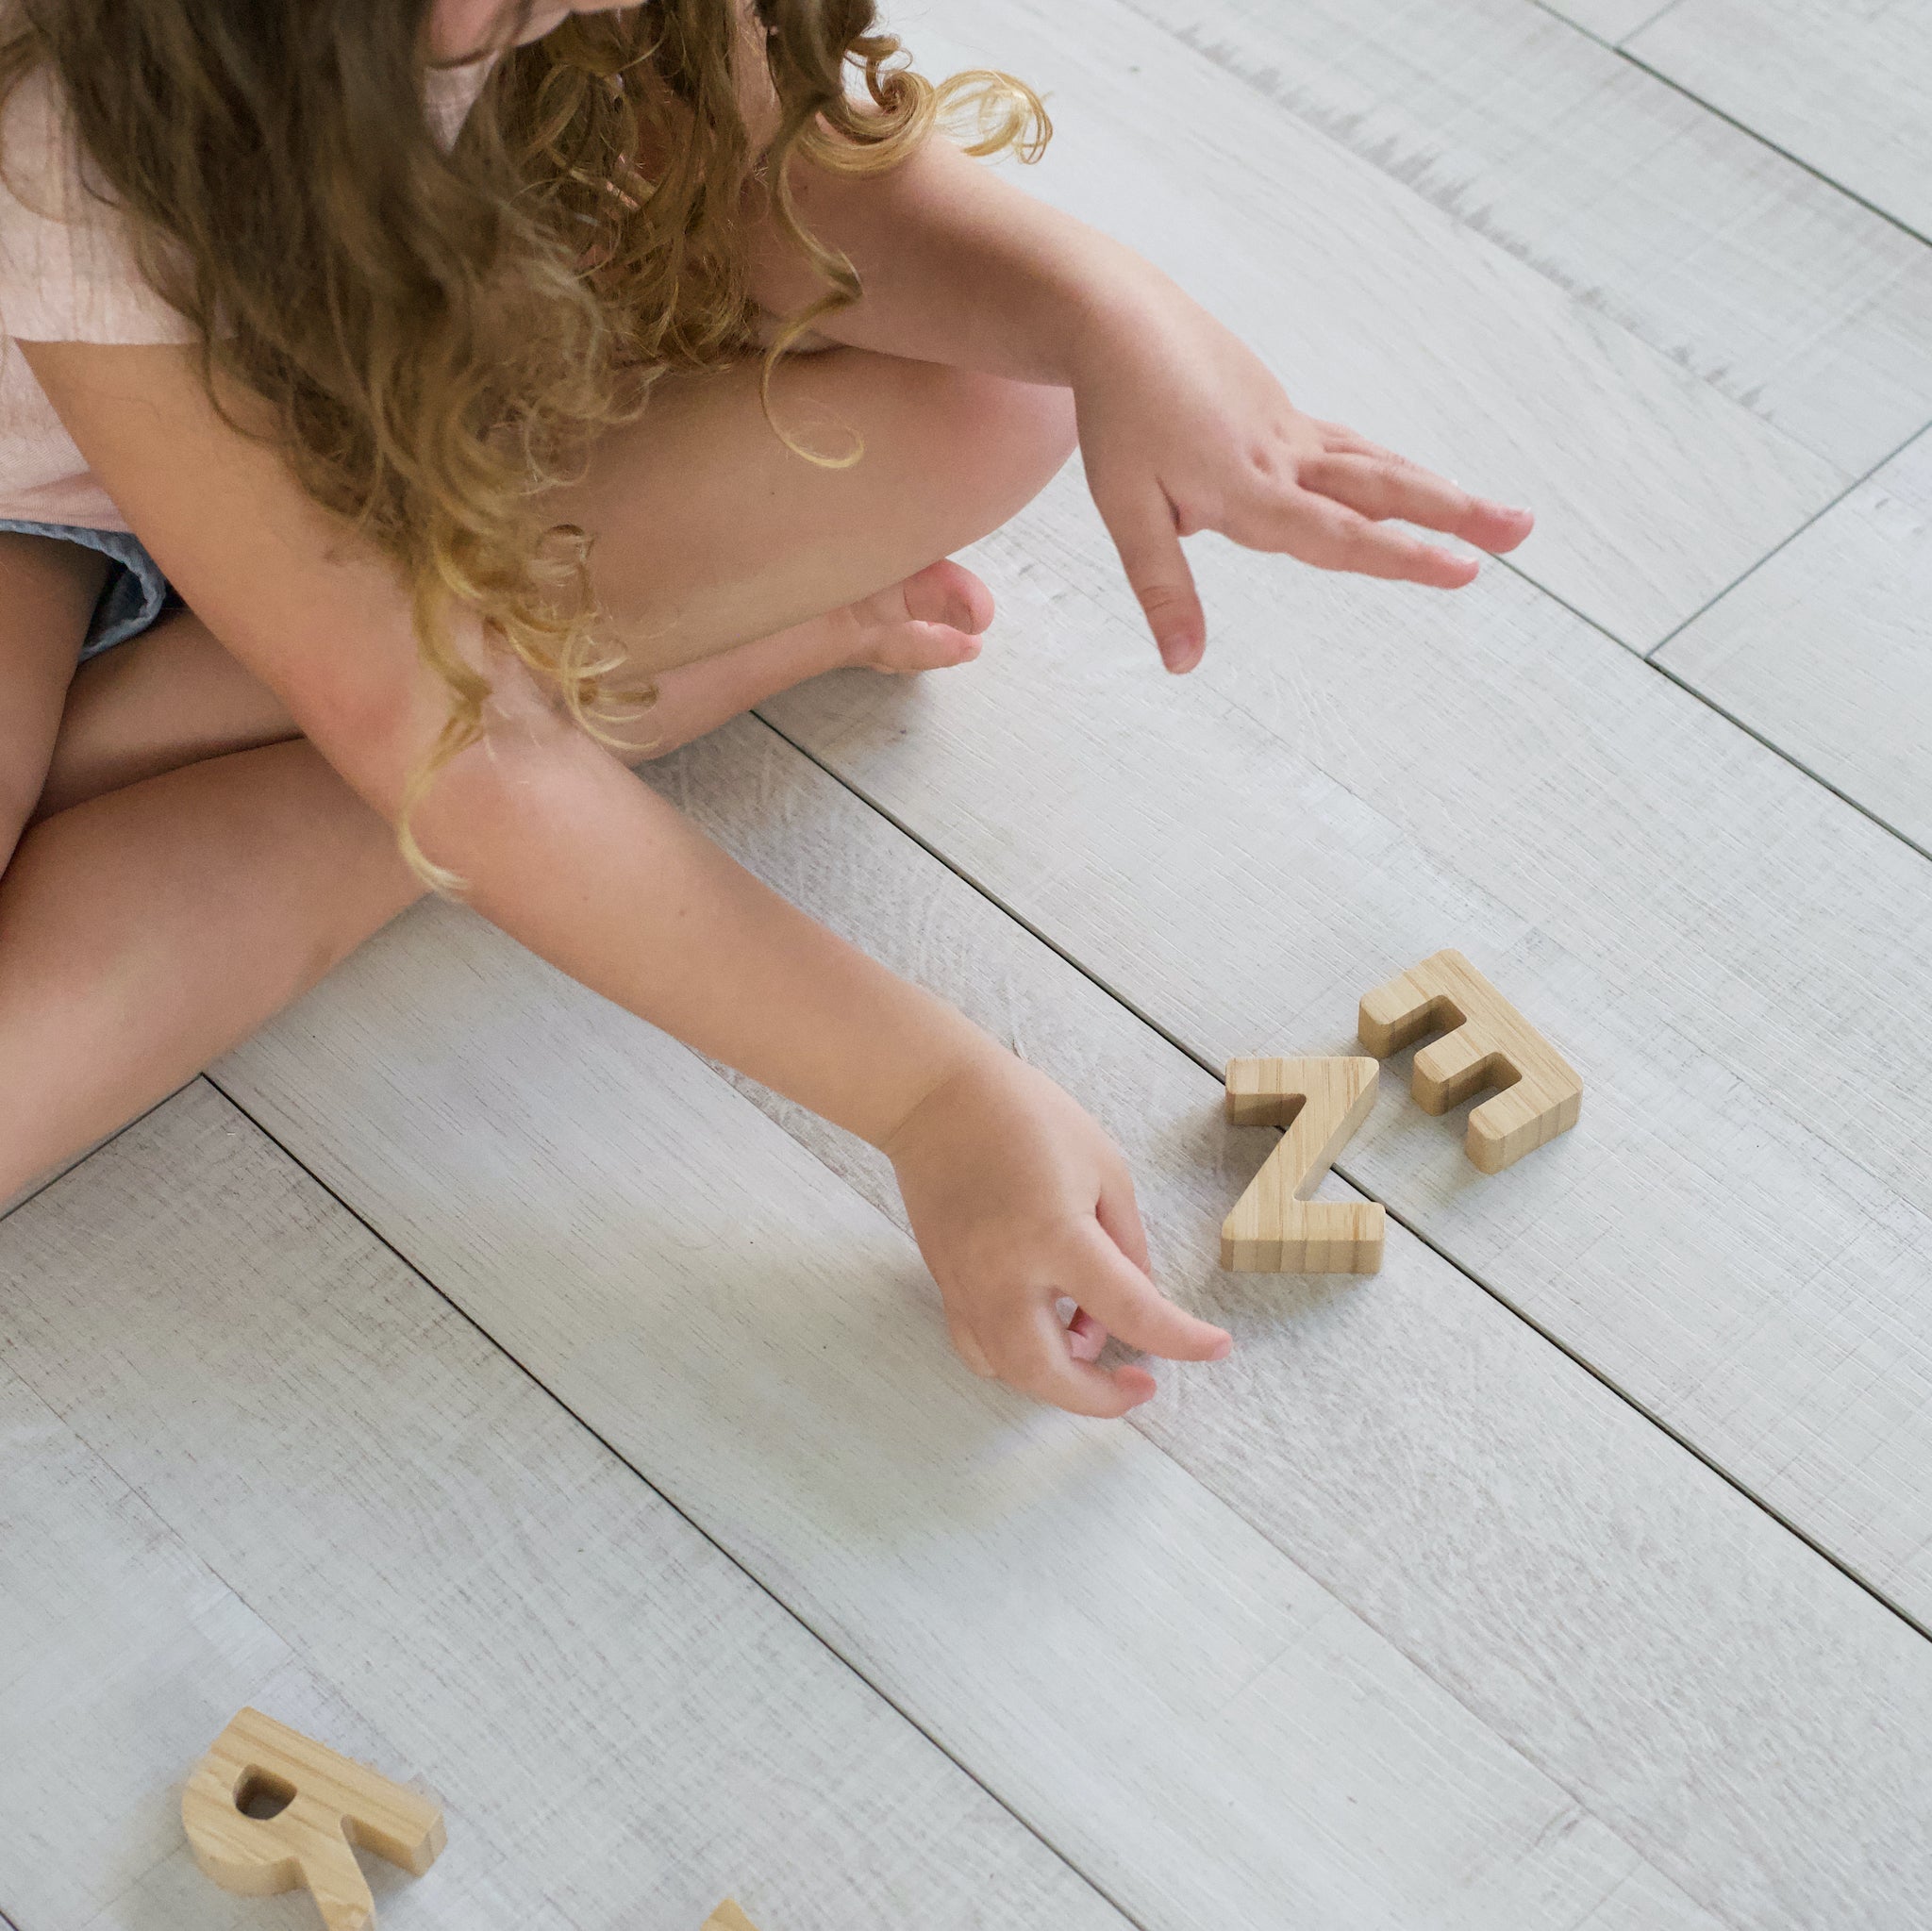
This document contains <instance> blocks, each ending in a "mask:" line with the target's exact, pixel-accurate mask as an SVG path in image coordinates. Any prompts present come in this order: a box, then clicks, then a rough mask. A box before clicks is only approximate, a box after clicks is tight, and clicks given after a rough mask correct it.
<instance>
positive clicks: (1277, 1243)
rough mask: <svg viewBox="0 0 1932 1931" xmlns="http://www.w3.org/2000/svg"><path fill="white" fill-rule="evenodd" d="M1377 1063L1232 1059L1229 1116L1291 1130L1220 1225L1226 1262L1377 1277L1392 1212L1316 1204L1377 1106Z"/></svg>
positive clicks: (1266, 1269)
mask: <svg viewBox="0 0 1932 1931" xmlns="http://www.w3.org/2000/svg"><path fill="white" fill-rule="evenodd" d="M1380 1074H1381V1069H1380V1068H1379V1067H1378V1066H1377V1065H1376V1064H1375V1062H1374V1060H1373V1059H1356V1058H1343V1059H1233V1060H1230V1061H1229V1062H1228V1068H1227V1117H1228V1118H1229V1120H1231V1121H1232V1122H1233V1123H1234V1124H1236V1125H1237V1126H1285V1127H1286V1128H1287V1129H1288V1130H1287V1132H1286V1133H1284V1134H1283V1135H1282V1138H1281V1144H1280V1145H1279V1146H1277V1147H1276V1148H1275V1149H1274V1152H1273V1153H1272V1154H1270V1155H1269V1157H1268V1160H1267V1163H1266V1164H1265V1165H1264V1166H1263V1167H1262V1169H1261V1171H1260V1172H1259V1173H1258V1174H1256V1175H1255V1178H1254V1181H1253V1183H1252V1184H1251V1185H1250V1186H1249V1188H1248V1190H1247V1191H1246V1192H1245V1193H1243V1194H1242V1195H1241V1199H1240V1200H1239V1201H1237V1202H1236V1203H1235V1207H1234V1211H1233V1212H1232V1213H1230V1214H1229V1215H1228V1217H1227V1218H1226V1220H1224V1222H1223V1223H1222V1224H1221V1264H1222V1266H1223V1267H1225V1268H1229V1269H1232V1270H1233V1271H1234V1272H1236V1273H1375V1272H1376V1271H1377V1270H1378V1269H1379V1268H1380V1267H1381V1265H1382V1237H1383V1226H1384V1222H1385V1220H1386V1218H1387V1217H1386V1215H1385V1214H1384V1213H1383V1210H1382V1207H1381V1206H1380V1205H1379V1204H1378V1203H1377V1202H1374V1201H1369V1200H1349V1201H1341V1200H1309V1199H1308V1198H1307V1195H1308V1194H1310V1193H1312V1192H1313V1191H1314V1190H1315V1188H1316V1187H1317V1186H1318V1185H1320V1183H1321V1179H1322V1176H1323V1174H1325V1173H1327V1171H1328V1169H1329V1168H1330V1167H1331V1166H1333V1165H1334V1163H1335V1159H1336V1157H1337V1156H1338V1155H1339V1154H1340V1153H1341V1149H1342V1148H1343V1147H1344V1146H1346V1145H1347V1144H1348V1142H1349V1140H1351V1139H1353V1138H1354V1136H1355V1132H1356V1129H1357V1127H1359V1126H1360V1124H1362V1122H1363V1121H1364V1120H1366V1119H1367V1118H1368V1117H1369V1113H1370V1111H1371V1109H1372V1108H1373V1107H1374V1104H1375V1087H1376V1082H1377V1080H1378V1079H1379V1077H1380Z"/></svg>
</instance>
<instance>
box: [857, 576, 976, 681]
mask: <svg viewBox="0 0 1932 1931" xmlns="http://www.w3.org/2000/svg"><path fill="white" fill-rule="evenodd" d="M843 614H844V615H845V616H846V617H847V618H849V619H850V620H851V622H852V624H853V625H854V627H855V629H856V630H857V632H858V636H857V639H856V640H855V641H854V644H853V651H852V658H851V661H852V662H853V663H855V664H863V665H867V666H869V667H870V668H871V669H873V670H874V671H893V672H896V673H898V674H901V675H909V674H911V673H913V672H916V671H943V670H947V669H949V668H950V667H951V666H952V665H954V664H970V663H971V662H972V661H973V659H974V658H976V657H977V656H978V655H979V633H980V632H981V631H982V630H984V629H985V628H986V626H987V625H988V624H991V622H992V592H991V591H990V590H988V589H987V587H986V586H985V584H983V583H981V582H980V580H979V579H978V577H976V576H974V574H973V573H972V571H970V570H968V569H967V568H966V567H965V566H964V565H963V564H960V563H955V562H953V561H952V560H951V559H950V558H947V559H945V560H943V561H941V562H939V563H934V564H930V565H928V566H927V567H926V568H925V569H924V570H922V571H921V572H920V573H919V574H917V575H916V576H908V578H907V579H906V581H905V582H904V583H895V584H894V585H893V586H892V588H891V590H882V591H879V592H878V594H877V595H876V596H870V597H863V598H861V599H860V600H859V601H858V603H856V604H852V605H849V606H848V607H847V608H846V609H845V611H844V613H843Z"/></svg>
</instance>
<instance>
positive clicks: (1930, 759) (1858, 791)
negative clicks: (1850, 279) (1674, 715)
mask: <svg viewBox="0 0 1932 1931" xmlns="http://www.w3.org/2000/svg"><path fill="white" fill-rule="evenodd" d="M1657 661H1658V662H1659V663H1661V664H1664V665H1666V666H1667V667H1668V668H1669V669H1670V670H1671V671H1672V672H1673V673H1674V674H1675V675H1677V676H1679V677H1682V678H1683V679H1684V680H1685V682H1686V683H1688V684H1690V685H1691V686H1692V687H1693V688H1695V689H1696V690H1699V691H1704V692H1705V693H1706V694H1707V696H1708V697H1709V698H1710V699H1711V701H1712V702H1713V703H1716V704H1719V705H1722V706H1723V707H1724V709H1725V710H1727V711H1729V712H1730V713H1731V715H1732V716H1733V717H1736V718H1740V719H1741V720H1742V721H1743V722H1744V723H1745V724H1749V725H1750V727H1751V728H1752V729H1753V730H1754V731H1757V732H1759V733H1761V734H1762V735H1763V736H1764V737H1765V738H1766V739H1768V740H1769V741H1771V742H1772V743H1774V744H1775V745H1776V746H1777V747H1778V748H1779V749H1780V750H1782V751H1785V752H1787V753H1789V754H1790V756H1791V757H1794V758H1796V759H1797V761H1798V762H1799V763H1800V764H1802V765H1804V766H1805V767H1806V768H1807V770H1809V771H1815V772H1816V773H1817V774H1819V776H1820V777H1822V778H1824V780H1825V782H1826V783H1828V784H1831V785H1834V786H1836V787H1837V788H1838V790H1840V791H1843V792H1844V793H1845V795H1846V796H1847V797H1850V798H1856V799H1857V802H1858V803H1859V804H1860V805H1862V806H1863V807H1865V808H1866V809H1867V810H1868V811H1870V812H1871V813H1872V814H1873V815H1874V817H1875V818H1878V819H1880V820H1881V821H1883V822H1884V823H1885V824H1889V825H1890V826H1891V827H1892V828H1893V829H1894V830H1896V831H1898V832H1900V833H1902V834H1903V835H1904V836H1905V837H1907V838H1908V839H1911V840H1912V841H1915V842H1916V843H1917V844H1918V845H1919V846H1920V848H1921V849H1922V850H1924V849H1932V434H1928V435H1925V436H1922V437H1920V438H1919V440H1918V441H1916V442H1914V443H1912V444H1911V445H1910V446H1909V447H1908V448H1907V449H1906V450H1904V451H1903V452H1902V453H1901V454H1900V455H1899V456H1898V458H1896V459H1895V460H1894V461H1892V462H1890V463H1888V464H1887V465H1886V466H1885V467H1884V468H1883V469H1881V470H1880V471H1879V472H1878V473H1877V474H1876V475H1874V477H1873V478H1872V480H1871V481H1870V482H1869V483H1866V484H1864V485H1862V486H1861V487H1860V488H1858V489H1857V490H1856V491H1853V492H1852V494H1851V495H1849V496H1848V497H1846V498H1845V500H1844V501H1843V502H1842V503H1840V504H1837V505H1835V506H1834V507H1833V508H1830V509H1828V510H1826V511H1825V513H1824V515H1823V516H1821V517H1820V518H1819V519H1818V521H1817V522H1816V523H1814V524H1812V525H1811V526H1810V528H1809V529H1806V530H1801V531H1800V532H1799V533H1798V535H1797V536H1796V537H1794V538H1793V539H1792V541H1790V543H1789V544H1788V545H1787V546H1786V547H1785V548H1784V549H1782V550H1780V551H1779V552H1778V553H1777V555H1776V556H1774V557H1772V558H1768V559H1767V560H1766V561H1765V562H1764V563H1762V564H1760V565H1759V566H1758V568H1757V570H1755V571H1754V572H1753V573H1752V574H1750V575H1749V576H1747V577H1746V578H1745V579H1744V581H1743V582H1742V583H1740V585H1739V586H1738V587H1737V588H1736V589H1735V590H1733V591H1730V592H1729V593H1728V594H1727V595H1725V596H1724V597H1722V598H1721V599H1720V600H1719V601H1718V602H1717V603H1716V604H1714V605H1712V607H1711V608H1709V609H1708V610H1707V611H1706V612H1705V613H1704V614H1703V615H1702V616H1701V617H1699V618H1698V619H1697V620H1696V622H1694V623H1693V624H1690V625H1688V626H1687V627H1686V628H1685V629H1683V630H1681V631H1679V632H1678V634H1677V635H1676V636H1675V637H1674V638H1673V639H1672V640H1671V641H1670V642H1669V643H1667V644H1666V645H1665V646H1664V647H1663V649H1662V650H1660V651H1658V652H1657Z"/></svg>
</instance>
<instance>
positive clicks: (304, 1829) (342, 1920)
mask: <svg viewBox="0 0 1932 1931" xmlns="http://www.w3.org/2000/svg"><path fill="white" fill-rule="evenodd" d="M256 1794H267V1795H269V1796H273V1797H283V1798H286V1799H287V1802H286V1804H285V1806H284V1807H283V1808H282V1809H281V1810H279V1811H278V1812H276V1814H275V1816H273V1817H250V1816H249V1815H247V1813H246V1812H245V1810H244V1809H243V1807H242V1806H244V1805H245V1804H246V1803H248V1801H249V1800H250V1798H251V1796H252V1795H256ZM181 1822H182V1824H183V1825H184V1826H185V1827H186V1829H187V1832H188V1840H189V1842H190V1844H191V1845H192V1847H193V1850H194V1861H195V1862H196V1863H197V1864H199V1865H200V1866H201V1868H202V1870H203V1871H204V1872H205V1873H207V1874H208V1876H209V1877H210V1878H212V1879H213V1880H214V1882H215V1883H216V1884H218V1885H220V1886H221V1888H222V1889H224V1890H232V1891H239V1892H241V1893H242V1894H243V1895H244V1896H249V1897H267V1896H270V1895H272V1894H273V1893H275V1892H276V1891H283V1890H293V1889H295V1888H296V1887H297V1886H298V1885H306V1886H307V1887H308V1890H309V1892H310V1893H311V1894H312V1895H313V1897H314V1899H315V1903H316V1907H317V1908H318V1909H319V1910H320V1911H321V1912H322V1920H323V1923H325V1924H326V1925H327V1926H328V1931H365V1927H366V1926H368V1925H370V1924H372V1923H374V1922H375V1899H374V1897H372V1896H371V1894H370V1890H369V1884H368V1880H367V1879H366V1878H365V1877H364V1876H363V1875H362V1871H361V1867H360V1866H359V1865H358V1863H357V1862H356V1857H355V1854H354V1852H353V1851H352V1850H351V1849H350V1846H351V1845H352V1844H354V1845H358V1846H360V1847H361V1848H362V1849H363V1850H366V1851H374V1852H375V1855H376V1856H379V1857H386V1858H388V1859H389V1861H390V1862H391V1864H399V1865H400V1866H401V1867H402V1868H403V1869H404V1870H405V1871H407V1872H408V1873H410V1875H411V1876H415V1877H420V1876H422V1874H423V1873H425V1871H427V1870H428V1869H429V1867H430V1865H431V1864H433V1863H434V1862H435V1861H436V1859H437V1856H438V1854H439V1853H440V1852H441V1850H442V1847H443V1844H444V1842H445V1841H446V1839H445V1837H444V1834H443V1825H442V1809H441V1806H440V1805H438V1804H436V1803H435V1802H434V1801H432V1800H431V1799H430V1798H428V1797H425V1796H423V1795H422V1794H421V1793H420V1792H418V1791H415V1790H405V1789H404V1788H403V1787H402V1786H401V1785H400V1784H394V1783H391V1781H390V1780H389V1779H388V1778H387V1777H385V1776H381V1775H378V1774H377V1773H376V1772H375V1771H373V1770H370V1769H369V1768H368V1767H367V1766H366V1765H363V1764H359V1763H357V1762H355V1761H353V1760H352V1759H351V1758H349V1757H346V1756H340V1755H338V1753H337V1752H335V1751H333V1750H330V1749H329V1748H328V1747H327V1746H326V1745H325V1744H322V1743H318V1742H316V1741H315V1740H313V1739H312V1738H309V1737H305V1736H304V1735H303V1734H302V1733H301V1731H299V1730H291V1729H290V1728H289V1726H288V1725H287V1724H286V1723H276V1722H275V1719H274V1718H273V1717H265V1716H263V1715H262V1713H261V1712H260V1711H259V1710H257V1709H244V1710H242V1711H241V1712H240V1714H239V1715H237V1716H236V1718H235V1719H234V1721H233V1722H232V1723H229V1725H228V1727H227V1728H226V1729H225V1730H224V1731H223V1732H222V1734H221V1735H220V1736H219V1737H217V1738H216V1739H215V1741H214V1745H213V1747H212V1748H211V1749H210V1750H209V1751H208V1755H207V1756H204V1757H203V1758H202V1760H201V1761H200V1763H198V1764H197V1765H196V1766H195V1768H194V1772H193V1773H192V1775H191V1776H190V1777H189V1779H188V1783H187V1787H186V1788H185V1789H184V1790H182V1792H181Z"/></svg>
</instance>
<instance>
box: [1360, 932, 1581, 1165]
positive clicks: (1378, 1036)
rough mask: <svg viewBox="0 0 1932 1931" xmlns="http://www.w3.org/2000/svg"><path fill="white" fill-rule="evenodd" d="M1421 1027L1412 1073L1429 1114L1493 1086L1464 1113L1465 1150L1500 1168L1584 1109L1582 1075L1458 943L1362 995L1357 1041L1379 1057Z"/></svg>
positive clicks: (1551, 1137) (1551, 1135)
mask: <svg viewBox="0 0 1932 1931" xmlns="http://www.w3.org/2000/svg"><path fill="white" fill-rule="evenodd" d="M1425 1033H1441V1035H1442V1037H1441V1039H1440V1040H1436V1042H1435V1043H1434V1044H1433V1045H1429V1046H1424V1048H1423V1050H1422V1051H1421V1052H1420V1053H1418V1054H1417V1055H1416V1056H1415V1078H1414V1080H1413V1081H1412V1082H1411V1085H1412V1089H1413V1090H1414V1093H1415V1097H1416V1101H1417V1104H1418V1105H1419V1106H1420V1107H1422V1109H1423V1111H1424V1112H1425V1113H1446V1112H1447V1111H1448V1110H1449V1108H1450V1107H1456V1106H1460V1105H1461V1103H1462V1102H1463V1101H1464V1100H1466V1099H1468V1098H1469V1097H1470V1095H1471V1094H1473V1093H1479V1092H1483V1091H1485V1090H1488V1089H1490V1088H1491V1087H1493V1088H1496V1089H1498V1090H1497V1092H1496V1095H1495V1097H1494V1098H1493V1099H1489V1100H1485V1101H1484V1102H1483V1103H1482V1105H1481V1106H1479V1107H1476V1109H1475V1110H1474V1112H1473V1113H1471V1115H1470V1116H1469V1132H1468V1135H1467V1137H1466V1138H1465V1139H1464V1140H1463V1143H1462V1144H1463V1151H1464V1152H1465V1153H1467V1154H1468V1156H1469V1157H1470V1159H1471V1160H1472V1161H1473V1162H1474V1164H1475V1166H1477V1167H1478V1168H1480V1169H1481V1171H1482V1172H1483V1173H1485V1174H1500V1173H1501V1172H1502V1171H1503V1169H1504V1168H1505V1167H1508V1166H1513V1165H1514V1164H1515V1163H1516V1162H1517V1161H1518V1160H1520V1159H1521V1158H1522V1157H1524V1154H1526V1153H1534V1152H1535V1151H1536V1149H1537V1148H1538V1147H1540V1146H1541V1145H1542V1144H1543V1142H1544V1141H1545V1140H1554V1139H1556V1137H1557V1134H1559V1133H1567V1132H1568V1131H1569V1130H1570V1128H1571V1127H1573V1126H1574V1125H1575V1124H1576V1119H1577V1115H1578V1114H1579V1113H1580V1112H1581V1111H1582V1110H1583V1082H1582V1081H1581V1080H1580V1079H1579V1078H1577V1076H1576V1074H1575V1073H1574V1070H1573V1069H1572V1068H1571V1066H1570V1064H1569V1062H1568V1061H1567V1060H1565V1059H1564V1058H1563V1057H1562V1056H1561V1055H1560V1054H1558V1053H1557V1050H1556V1048H1555V1047H1554V1046H1552V1045H1551V1044H1550V1042H1549V1041H1548V1040H1546V1039H1544V1038H1543V1036H1542V1035H1541V1033H1540V1032H1538V1031H1537V1029H1536V1028H1535V1027H1534V1026H1533V1025H1531V1024H1530V1023H1529V1022H1528V1021H1527V1020H1526V1019H1524V1016H1523V1015H1522V1014H1521V1013H1520V1012H1518V1011H1517V1009H1516V1008H1515V1007H1513V1006H1511V1005H1510V1003H1509V1002H1508V1001H1507V999H1505V998H1504V997H1503V995H1502V993H1500V992H1499V991H1497V990H1496V989H1495V987H1493V986H1492V985H1491V984H1490V982H1489V981H1488V980H1487V979H1486V978H1484V977H1483V975H1482V974H1480V973H1479V972H1477V971H1476V969H1475V968H1474V966H1473V965H1471V964H1470V962H1469V961H1468V960H1467V959H1466V958H1464V957H1463V956H1462V955H1461V954H1460V953H1459V952H1439V953H1437V954H1435V955H1434V956H1433V957H1429V958H1425V959H1424V960H1423V962H1422V964H1421V965H1419V966H1411V967H1410V968H1409V969H1408V971H1407V972H1406V973H1402V974H1398V975H1397V976H1396V977H1394V978H1392V979H1391V980H1390V981H1389V983H1388V984H1387V985H1386V986H1378V987H1377V988H1376V989H1375V990H1374V991H1373V992H1371V993H1369V994H1367V995H1366V996H1365V997H1364V998H1363V1000H1362V1011H1361V1041H1362V1044H1363V1045H1364V1046H1365V1047H1366V1048H1367V1049H1368V1050H1369V1051H1370V1052H1371V1053H1373V1054H1374V1056H1375V1057H1376V1058H1378V1059H1386V1058H1387V1057H1389V1055H1390V1054H1391V1053H1394V1052H1399V1051H1400V1050H1401V1049H1402V1048H1403V1047H1404V1046H1407V1044H1409V1043H1410V1041H1411V1040H1419V1039H1421V1038H1422V1037H1423V1036H1424V1034H1425Z"/></svg>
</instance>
